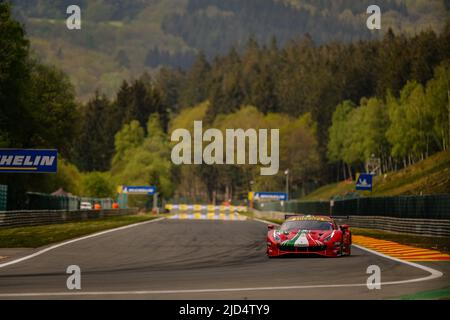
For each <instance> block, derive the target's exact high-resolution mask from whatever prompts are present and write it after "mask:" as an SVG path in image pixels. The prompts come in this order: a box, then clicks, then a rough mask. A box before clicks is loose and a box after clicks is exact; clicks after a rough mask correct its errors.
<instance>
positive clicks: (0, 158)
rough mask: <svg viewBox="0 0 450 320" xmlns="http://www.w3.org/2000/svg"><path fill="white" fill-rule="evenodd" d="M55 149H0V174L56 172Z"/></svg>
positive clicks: (56, 153)
mask: <svg viewBox="0 0 450 320" xmlns="http://www.w3.org/2000/svg"><path fill="white" fill-rule="evenodd" d="M57 170H58V151H57V150H25V149H0V174H1V173H2V172H3V173H11V172H13V173H56V172H57Z"/></svg>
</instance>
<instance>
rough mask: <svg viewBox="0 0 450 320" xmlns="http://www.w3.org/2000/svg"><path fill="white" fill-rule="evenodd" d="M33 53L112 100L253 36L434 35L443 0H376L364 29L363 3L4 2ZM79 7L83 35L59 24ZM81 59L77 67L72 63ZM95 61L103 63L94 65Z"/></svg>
mask: <svg viewBox="0 0 450 320" xmlns="http://www.w3.org/2000/svg"><path fill="white" fill-rule="evenodd" d="M9 2H11V3H13V4H14V7H13V9H14V11H13V12H14V16H15V18H16V19H18V20H19V21H21V22H22V23H23V24H24V25H25V27H26V30H27V33H28V35H29V37H30V40H31V48H32V50H33V52H34V54H36V55H37V56H38V57H39V58H40V59H42V61H44V62H46V63H49V64H52V65H55V66H58V67H59V68H61V69H62V70H64V71H65V72H66V73H67V74H68V75H69V76H70V78H71V80H72V83H73V84H74V86H75V90H76V94H77V97H78V98H79V99H81V100H82V101H83V102H86V101H87V100H89V98H90V97H91V96H92V95H93V94H94V92H95V90H96V89H100V90H102V92H104V93H105V94H106V95H107V96H108V97H109V98H112V97H113V96H114V94H115V92H116V91H117V90H118V88H119V87H120V85H121V83H122V80H123V79H127V80H128V81H131V80H132V79H136V78H138V77H139V76H140V74H141V73H142V71H143V70H146V71H148V72H149V73H151V74H152V75H154V74H155V73H157V72H158V69H159V68H160V67H161V66H166V67H172V68H183V69H184V70H187V69H189V68H190V67H191V66H192V63H193V57H194V56H195V55H196V54H198V53H200V52H203V53H204V54H205V55H206V57H207V59H208V61H209V62H210V63H212V61H213V59H214V58H215V57H216V56H217V55H224V54H227V53H228V51H229V49H230V47H231V46H234V47H235V48H236V50H237V51H238V52H239V53H242V51H243V50H244V49H245V46H246V44H247V41H248V39H249V38H250V37H253V38H254V39H255V40H256V41H257V42H258V43H259V44H260V45H267V46H268V45H270V43H271V41H272V39H273V38H276V39H277V41H278V45H279V46H280V47H284V46H285V45H286V44H287V43H288V42H289V41H290V40H291V39H300V38H302V37H303V36H304V35H305V34H309V36H310V37H311V38H312V39H313V40H314V43H315V44H316V45H321V44H325V43H329V42H356V41H358V40H370V39H381V38H382V37H383V36H384V35H385V34H386V33H387V32H388V30H389V28H392V30H393V31H394V33H395V34H400V33H402V34H407V35H410V36H411V35H415V34H418V33H420V32H421V31H424V30H434V31H435V32H440V30H441V29H442V26H443V22H444V21H445V19H446V17H448V13H449V11H448V10H449V7H450V5H449V2H448V1H446V0H431V1H430V0H382V1H377V4H378V5H379V6H380V7H381V10H382V29H381V30H374V31H369V30H368V29H367V28H366V19H367V17H368V15H367V13H366V10H367V7H368V6H369V5H371V4H372V2H371V1H369V0H363V1H361V0H359V1H352V0H333V1H328V0H327V1H316V0H227V1H222V0H89V1H87V0H74V1H68V0H27V1H21V0H10V1H9ZM73 4H77V5H79V6H80V8H81V12H82V21H83V24H82V30H81V31H70V30H68V29H67V28H66V27H65V18H66V17H67V15H66V8H67V6H68V5H73ZM80 61H82V63H77V62H80ZM98 61H101V63H98Z"/></svg>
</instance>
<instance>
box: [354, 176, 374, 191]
mask: <svg viewBox="0 0 450 320" xmlns="http://www.w3.org/2000/svg"><path fill="white" fill-rule="evenodd" d="M372 180H373V175H372V174H370V173H361V174H360V175H359V177H358V181H356V190H361V191H372Z"/></svg>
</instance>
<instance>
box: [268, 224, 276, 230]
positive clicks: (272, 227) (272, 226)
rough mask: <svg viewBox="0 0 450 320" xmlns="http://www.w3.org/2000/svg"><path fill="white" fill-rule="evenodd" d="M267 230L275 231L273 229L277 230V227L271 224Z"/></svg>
mask: <svg viewBox="0 0 450 320" xmlns="http://www.w3.org/2000/svg"><path fill="white" fill-rule="evenodd" d="M267 229H269V230H273V229H275V226H274V225H273V224H269V225H268V226H267Z"/></svg>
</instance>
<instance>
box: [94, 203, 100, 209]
mask: <svg viewBox="0 0 450 320" xmlns="http://www.w3.org/2000/svg"><path fill="white" fill-rule="evenodd" d="M94 210H102V206H101V205H100V204H99V203H96V204H95V205H94Z"/></svg>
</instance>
